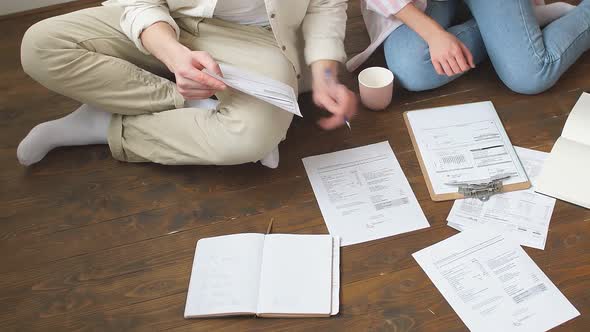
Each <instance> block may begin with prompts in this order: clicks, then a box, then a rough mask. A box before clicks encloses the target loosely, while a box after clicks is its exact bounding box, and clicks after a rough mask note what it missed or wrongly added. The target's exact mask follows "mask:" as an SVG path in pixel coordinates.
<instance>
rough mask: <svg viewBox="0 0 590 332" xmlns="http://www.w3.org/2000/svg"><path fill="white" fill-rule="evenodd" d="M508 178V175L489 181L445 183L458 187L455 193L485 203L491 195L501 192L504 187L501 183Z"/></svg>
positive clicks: (498, 176) (495, 177)
mask: <svg viewBox="0 0 590 332" xmlns="http://www.w3.org/2000/svg"><path fill="white" fill-rule="evenodd" d="M509 177H510V175H496V176H493V177H491V178H490V179H489V181H485V180H482V181H461V182H460V181H456V182H450V183H447V185H449V186H457V187H459V189H458V191H457V192H458V193H459V194H462V195H463V196H464V197H465V198H477V199H479V200H480V201H482V202H486V201H488V200H489V199H490V197H491V196H492V195H494V194H497V193H499V192H501V191H502V188H503V187H504V185H503V184H502V181H504V180H506V179H508V178H509Z"/></svg>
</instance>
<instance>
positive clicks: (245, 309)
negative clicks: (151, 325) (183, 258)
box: [184, 233, 340, 318]
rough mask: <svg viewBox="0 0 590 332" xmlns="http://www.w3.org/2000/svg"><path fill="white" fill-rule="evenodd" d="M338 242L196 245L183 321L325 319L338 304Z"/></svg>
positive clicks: (241, 240) (317, 238) (286, 238)
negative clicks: (235, 317)
mask: <svg viewBox="0 0 590 332" xmlns="http://www.w3.org/2000/svg"><path fill="white" fill-rule="evenodd" d="M339 292H340V239H339V238H338V237H332V236H331V235H287V234H270V235H264V234H252V233H248V234H234V235H226V236H219V237H213V238H205V239H201V240H199V242H197V249H196V252H195V258H194V261H193V269H192V273H191V278H190V284H189V289H188V295H187V299H186V306H185V309H184V317H185V318H199V317H215V316H230V315H257V316H259V317H329V316H331V315H336V314H337V313H338V308H339V305H340V299H339Z"/></svg>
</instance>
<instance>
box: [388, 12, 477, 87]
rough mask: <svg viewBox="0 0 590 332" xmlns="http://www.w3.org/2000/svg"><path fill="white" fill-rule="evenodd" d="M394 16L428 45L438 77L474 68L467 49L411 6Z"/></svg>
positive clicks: (471, 57)
mask: <svg viewBox="0 0 590 332" xmlns="http://www.w3.org/2000/svg"><path fill="white" fill-rule="evenodd" d="M394 16H395V17H396V18H397V19H399V20H400V21H402V22H403V23H404V24H405V25H407V26H408V27H410V29H412V30H414V31H415V32H416V33H417V34H418V35H419V36H420V37H422V39H424V41H426V43H428V46H429V48H430V55H431V59H432V64H433V66H434V68H435V70H436V72H437V73H438V74H439V75H444V74H446V75H448V76H453V75H456V74H460V73H463V72H466V71H468V70H469V69H470V68H475V63H474V62H473V56H472V54H471V52H470V51H469V49H468V48H467V47H466V46H465V45H464V44H463V43H462V42H461V41H460V40H459V39H457V37H455V36H454V35H452V34H450V33H448V32H447V31H445V29H444V28H443V27H441V26H440V25H439V24H438V23H437V22H436V21H434V20H433V19H432V18H430V17H429V16H428V15H426V14H424V13H423V12H422V11H420V10H419V9H418V8H416V7H415V6H414V5H413V4H409V5H407V6H405V7H404V8H402V9H401V10H400V11H399V12H397V14H395V15H394Z"/></svg>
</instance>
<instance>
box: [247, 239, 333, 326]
mask: <svg viewBox="0 0 590 332" xmlns="http://www.w3.org/2000/svg"><path fill="white" fill-rule="evenodd" d="M332 252H333V243H332V236H330V235H287V234H272V235H267V236H266V239H265V243H264V252H263V255H262V257H263V258H262V272H261V276H260V293H259V296H258V314H259V315H261V316H264V315H279V316H281V315H282V316H288V315H290V316H297V315H302V316H329V315H330V313H331V307H332Z"/></svg>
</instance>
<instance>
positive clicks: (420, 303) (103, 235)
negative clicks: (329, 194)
mask: <svg viewBox="0 0 590 332" xmlns="http://www.w3.org/2000/svg"><path fill="white" fill-rule="evenodd" d="M97 3H98V2H92V1H83V2H80V3H73V4H68V5H67V6H62V7H59V8H52V9H50V10H47V11H42V12H37V13H34V14H30V13H29V14H27V15H20V16H18V17H8V18H0V29H1V30H2V31H3V34H2V35H1V36H0V70H1V73H2V74H1V75H2V76H1V77H2V79H1V80H0V91H2V92H1V93H0V165H1V166H0V167H1V169H2V171H1V172H0V182H1V183H2V185H1V186H0V198H1V199H0V257H1V261H0V262H1V263H2V264H0V299H1V302H0V330H2V331H66V330H88V331H151V330H172V331H212V330H228V331H236V330H253V331H257V330H289V331H291V330H301V331H307V330H309V331H318V330H326V331H341V330H347V331H365V330H371V331H465V330H466V328H465V325H464V324H463V323H462V322H461V320H460V319H459V318H458V316H457V315H456V314H455V312H454V311H453V310H452V309H451V308H450V306H449V305H448V303H447V302H446V301H445V300H444V299H443V298H442V296H441V294H440V293H439V292H438V291H437V290H436V288H435V287H434V285H433V284H432V283H431V282H430V280H429V279H428V278H427V277H426V275H425V274H424V273H423V271H422V270H421V269H420V268H419V267H418V266H417V264H416V262H415V261H414V260H413V258H412V257H411V254H412V253H413V252H415V251H417V250H420V249H422V248H424V247H426V246H429V245H431V244H433V243H436V242H438V241H441V240H443V239H445V238H447V237H449V236H452V235H453V234H455V233H456V232H455V231H454V230H452V229H451V228H449V227H447V226H446V221H445V218H446V216H447V215H448V212H449V210H450V208H451V205H452V202H433V201H431V200H430V198H429V195H428V190H427V188H426V185H425V182H424V178H423V177H422V173H421V171H420V167H419V165H418V160H417V159H416V156H415V153H414V151H413V148H412V144H411V142H410V138H409V136H408V132H407V129H406V127H405V125H404V122H403V118H402V113H403V112H405V111H409V110H415V109H421V108H428V107H437V106H444V105H452V104H460V103H468V102H476V101H485V100H491V101H492V102H493V103H494V105H495V107H496V109H497V111H498V114H499V116H500V118H501V120H502V121H503V123H504V125H505V127H506V131H507V132H508V135H509V136H510V138H511V140H512V142H513V144H515V145H518V146H523V147H528V148H534V149H538V150H542V151H550V150H551V147H552V146H553V144H554V142H555V140H556V139H557V138H558V137H559V136H560V133H561V129H562V127H563V125H564V123H565V120H566V118H567V115H568V114H569V112H570V110H571V108H572V106H573V105H574V103H575V102H576V100H577V99H578V97H579V96H580V94H581V92H582V91H589V90H590V78H589V77H590V76H589V75H588V74H589V73H590V55H589V54H587V55H585V56H583V57H582V58H581V59H580V60H579V61H578V63H576V64H575V66H574V67H573V68H572V69H571V70H569V71H568V72H567V73H566V74H565V75H564V76H563V78H562V79H561V80H560V81H559V83H558V84H557V85H556V86H555V87H554V88H552V89H550V90H549V91H547V92H545V93H543V94H541V95H538V96H522V95H518V94H515V93H513V92H511V91H509V90H508V89H507V88H506V87H505V86H504V85H503V84H502V83H501V82H500V80H499V79H498V78H497V76H496V74H495V73H494V71H493V68H492V67H491V66H490V64H489V63H484V64H482V65H481V66H479V68H477V69H476V70H473V71H472V72H470V73H468V74H467V75H465V76H464V77H462V78H461V79H459V80H457V81H456V82H453V83H451V84H449V85H447V86H445V87H442V88H440V89H437V90H435V91H428V92H422V93H411V92H407V91H404V90H403V89H400V88H399V87H396V89H395V92H394V93H395V95H394V101H393V104H392V105H391V106H390V107H389V109H388V110H387V111H386V112H371V111H367V110H362V112H361V114H360V116H358V117H357V118H356V119H354V121H353V124H352V126H353V129H352V132H348V130H347V129H342V130H336V131H331V132H326V131H322V130H320V129H319V128H318V127H317V126H316V125H315V121H316V120H317V118H318V116H319V115H318V114H320V112H318V110H317V109H316V108H315V107H314V106H313V103H312V101H311V97H310V95H303V96H301V108H302V111H303V112H304V114H305V118H304V119H296V120H295V121H294V123H293V125H292V127H291V129H290V131H289V134H288V139H287V140H286V141H285V142H284V143H283V144H282V145H281V147H280V149H281V166H280V167H279V169H277V170H270V169H267V168H264V167H261V166H260V165H255V164H249V165H241V166H232V167H198V166H182V167H165V166H160V165H153V164H124V163H119V162H117V161H114V160H113V159H112V158H111V157H110V154H109V151H108V148H107V147H105V146H91V147H75V148H62V149H57V150H55V151H52V152H51V153H50V154H49V155H48V156H47V158H46V159H45V160H43V161H42V162H41V163H39V164H38V165H35V166H33V167H30V168H23V167H21V166H20V165H18V163H17V160H16V157H15V154H16V146H17V145H18V143H19V141H20V140H21V139H22V138H23V137H24V136H25V135H26V134H27V132H28V131H29V130H30V129H31V128H32V127H33V126H34V125H36V124H37V123H39V122H42V121H47V120H50V119H54V118H58V117H60V116H63V115H65V114H67V113H68V112H71V111H72V110H73V109H74V108H76V107H77V106H78V103H77V102H75V101H73V100H69V99H67V98H64V97H62V96H59V95H57V94H55V93H53V92H51V91H48V90H47V89H45V88H43V87H42V86H40V85H39V84H37V83H35V82H34V81H32V80H31V79H30V78H29V77H27V76H26V75H25V73H24V72H23V71H22V69H21V67H20V61H19V45H20V40H21V38H22V36H23V34H24V32H25V31H26V29H27V28H28V27H29V26H31V25H32V24H33V23H35V22H37V21H39V20H42V19H44V18H46V17H50V16H54V15H58V14H61V13H65V12H69V11H73V10H77V9H80V8H83V7H87V6H91V5H96V4H97ZM349 7H350V8H349V23H348V27H347V34H348V35H347V41H346V47H347V50H348V52H349V54H355V53H358V52H360V51H362V50H363V48H364V47H365V46H366V45H367V44H368V43H369V39H368V36H367V35H366V32H365V29H364V25H363V22H362V17H361V16H360V7H359V4H358V1H351V4H350V6H349ZM370 65H384V59H383V56H382V54H380V53H377V54H376V55H375V56H373V57H372V58H371V59H370V60H369V61H368V63H367V64H366V65H365V66H370ZM357 73H358V72H357ZM355 74H356V73H352V74H344V77H343V80H344V82H346V83H347V84H348V85H349V86H350V87H351V88H353V89H354V90H357V85H356V82H355V80H356V76H355ZM384 140H388V141H389V142H390V144H391V146H392V147H393V149H394V151H395V153H396V155H397V157H398V159H399V161H400V164H401V166H402V168H403V170H404V172H405V174H406V176H407V177H408V180H409V182H410V185H411V186H412V188H413V190H414V191H415V193H416V196H417V198H418V200H419V202H420V205H421V207H422V208H423V210H424V212H425V214H426V216H427V218H428V220H429V221H430V223H431V225H432V226H431V227H430V228H428V229H424V230H419V231H416V232H412V233H408V234H402V235H399V236H395V237H390V238H386V239H382V240H378V241H373V242H369V243H363V244H359V245H355V246H350V247H345V248H343V249H342V264H341V271H342V298H341V303H342V304H341V310H340V312H341V314H340V315H338V316H337V317H334V318H331V319H290V320H289V319H256V318H248V317H246V318H223V319H203V320H184V319H183V317H182V313H183V308H184V302H185V298H186V291H187V287H188V279H189V272H190V268H191V264H192V258H193V254H194V249H195V244H196V242H197V240H199V239H200V238H203V237H209V236H217V235H222V234H228V233H240V232H264V231H265V229H266V226H267V225H268V221H269V220H270V219H271V218H274V226H273V232H275V233H296V234H315V233H327V229H326V226H325V224H324V222H323V219H322V216H321V213H320V210H319V207H318V205H317V203H316V201H315V198H314V195H313V191H312V189H311V186H310V184H309V182H308V179H307V177H306V175H305V170H304V168H303V165H302V163H301V158H303V157H306V156H311V155H316V154H321V153H327V152H332V151H337V150H342V149H346V148H351V147H357V146H362V145H365V144H371V143H377V142H380V141H384ZM588 222H590V211H588V210H585V209H582V208H579V207H576V206H573V205H571V204H567V203H564V202H558V203H557V205H556V208H555V212H554V214H553V219H552V222H551V227H550V231H549V238H548V240H547V246H546V249H545V250H544V251H540V250H534V249H529V248H526V251H527V252H528V253H529V254H530V255H531V257H532V258H533V260H534V261H535V262H536V263H537V264H538V265H539V266H540V267H541V269H543V271H545V273H546V274H547V275H548V276H549V278H550V279H551V280H553V282H554V283H555V284H556V285H557V286H558V288H559V289H560V290H561V291H562V292H563V293H564V294H565V296H566V297H567V298H568V299H569V300H570V301H571V302H572V303H573V304H574V305H575V306H576V308H578V310H580V312H581V313H582V316H581V317H578V318H576V319H575V320H573V321H571V322H568V323H566V324H564V325H563V326H560V327H558V328H557V329H556V330H558V331H586V330H587V327H588V326H589V325H590V254H589V253H590V228H589V227H588Z"/></svg>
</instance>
